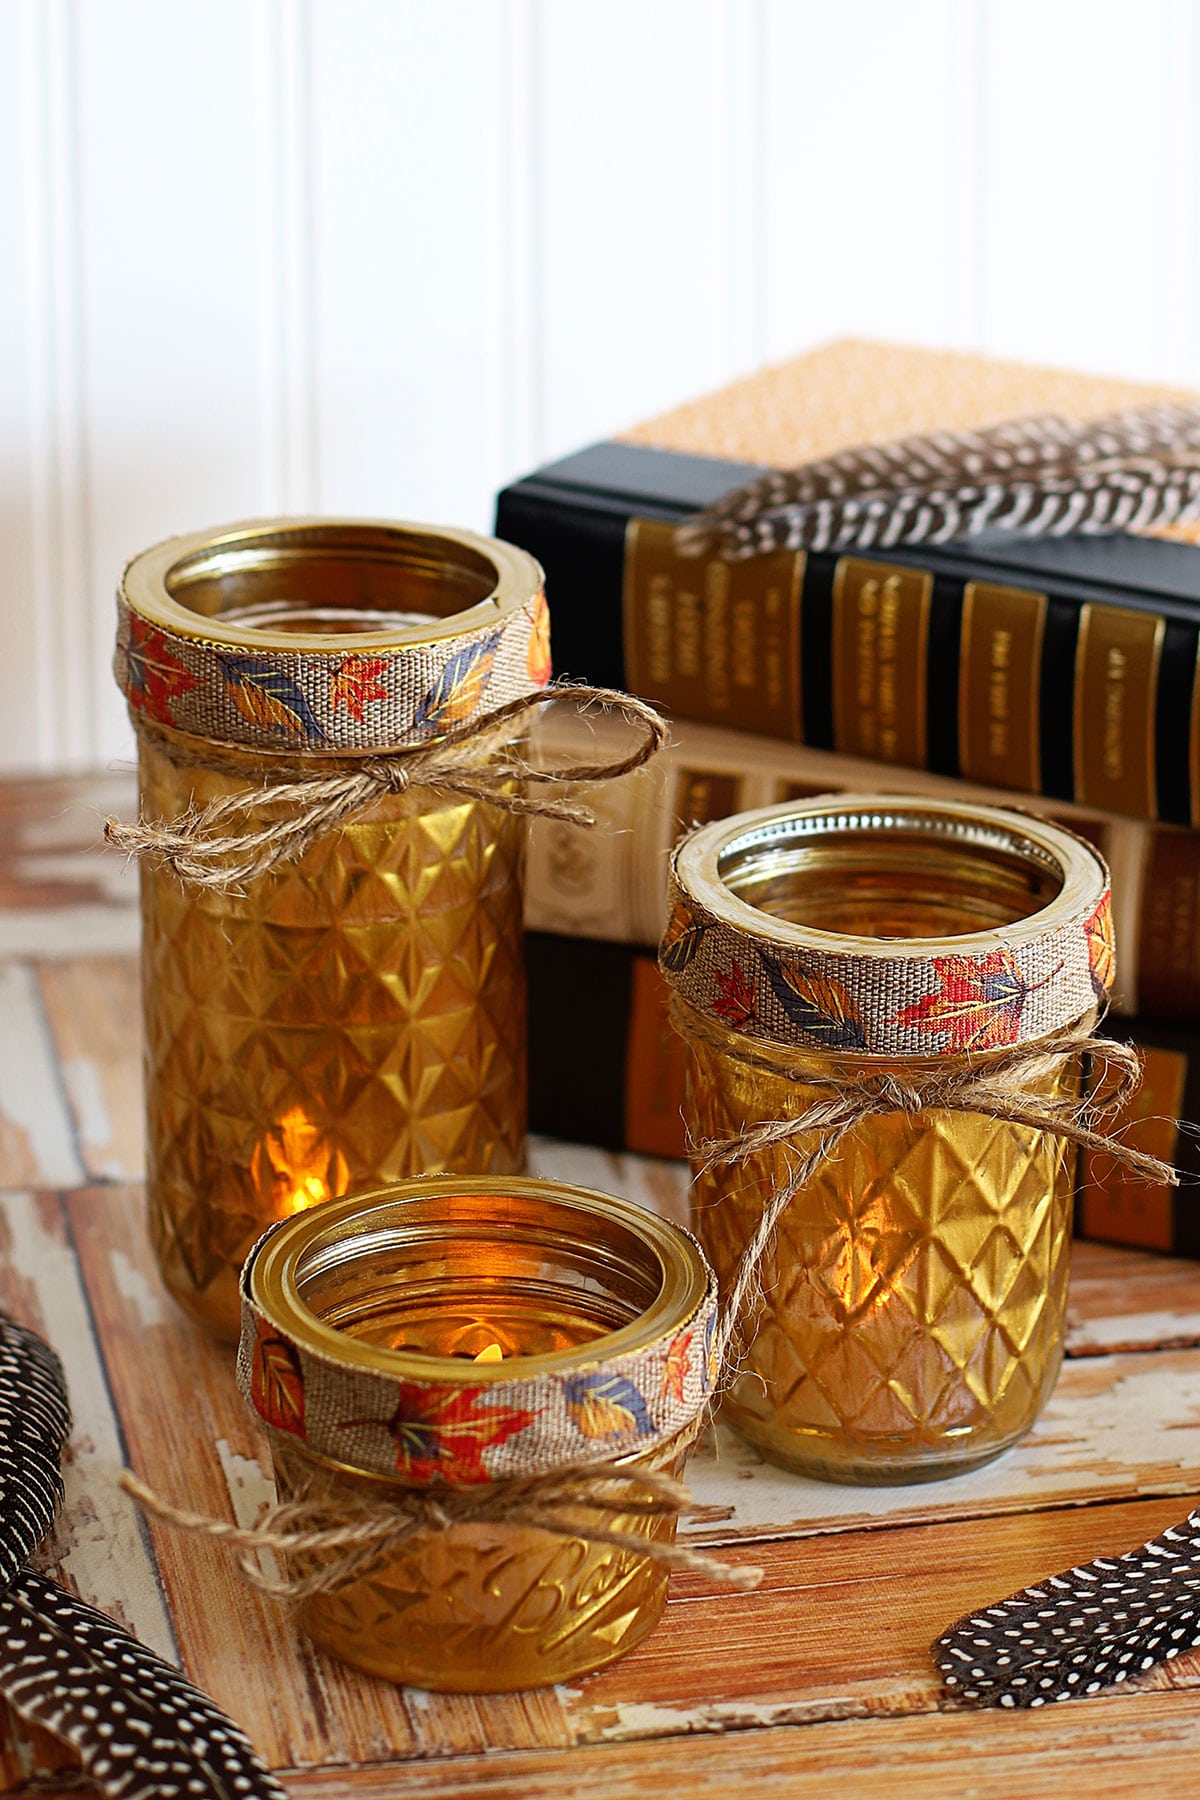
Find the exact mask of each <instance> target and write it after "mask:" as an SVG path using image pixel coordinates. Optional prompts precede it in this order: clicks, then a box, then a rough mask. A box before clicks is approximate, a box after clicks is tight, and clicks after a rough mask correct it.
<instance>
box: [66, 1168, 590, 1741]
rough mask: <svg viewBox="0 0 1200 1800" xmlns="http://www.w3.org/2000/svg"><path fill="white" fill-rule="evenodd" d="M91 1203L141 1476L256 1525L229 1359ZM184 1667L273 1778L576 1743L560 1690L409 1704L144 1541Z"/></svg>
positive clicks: (226, 1582) (113, 1214) (184, 1558)
mask: <svg viewBox="0 0 1200 1800" xmlns="http://www.w3.org/2000/svg"><path fill="white" fill-rule="evenodd" d="M122 1191H123V1190H113V1189H98V1190H91V1191H82V1192H79V1193H76V1194H73V1195H71V1196H69V1198H68V1201H67V1205H68V1209H69V1216H70V1219H71V1223H72V1228H73V1231H74V1234H75V1241H76V1244H77V1246H78V1253H79V1258H80V1264H81V1266H82V1268H83V1269H84V1271H85V1275H86V1279H87V1283H88V1291H89V1295H90V1298H91V1304H92V1309H93V1313H94V1317H95V1320H96V1329H97V1333H98V1335H99V1338H100V1341H101V1342H102V1344H103V1346H104V1353H105V1357H106V1362H107V1369H108V1378H109V1381H110V1383H111V1386H112V1391H113V1395H114V1397H115V1400H116V1404H117V1408H118V1411H119V1413H120V1416H121V1419H122V1422H123V1425H124V1430H125V1435H126V1441H127V1444H128V1449H129V1458H130V1462H131V1464H132V1466H133V1467H134V1468H136V1469H137V1471H138V1472H139V1474H141V1475H143V1476H144V1477H145V1478H146V1479H147V1480H148V1481H149V1482H150V1483H151V1485H152V1486H154V1487H156V1488H158V1490H159V1491H160V1492H162V1493H164V1494H167V1495H168V1496H170V1497H172V1498H174V1499H176V1500H178V1501H179V1502H180V1503H182V1504H184V1505H187V1506H190V1507H195V1508H197V1509H198V1510H200V1511H209V1512H212V1513H214V1514H216V1515H217V1516H218V1517H224V1518H228V1517H230V1516H231V1514H232V1515H233V1516H235V1517H239V1518H240V1519H241V1520H242V1521H243V1522H250V1521H252V1520H253V1518H254V1516H255V1513H256V1511H257V1506H258V1501H259V1499H260V1498H262V1497H265V1496H266V1495H267V1494H268V1493H269V1492H270V1488H269V1483H268V1481H267V1478H266V1476H265V1474H264V1472H263V1463H262V1461H261V1460H260V1457H261V1449H260V1443H259V1440H258V1437H257V1434H256V1432H255V1431H254V1428H253V1425H252V1423H251V1420H250V1416H249V1414H248V1412H247V1410H246V1408H245V1407H244V1405H243V1403H242V1401H241V1398H240V1396H239V1395H238V1393H237V1390H236V1387H235V1385H234V1381H233V1357H232V1351H231V1349H230V1347H229V1346H228V1345H221V1344H216V1343H214V1342H213V1341H212V1340H211V1339H209V1338H208V1337H207V1336H206V1335H205V1334H204V1333H203V1332H201V1331H200V1330H199V1329H198V1328H197V1327H195V1326H193V1325H192V1324H190V1322H188V1321H187V1320H185V1319H184V1318H183V1316H182V1315H181V1314H180V1313H179V1311H178V1309H177V1308H176V1307H175V1305H174V1303H173V1302H172V1301H171V1300H170V1298H169V1297H168V1296H167V1295H166V1293H165V1292H164V1290H163V1289H162V1287H161V1285H160V1283H159V1281H158V1276H157V1272H156V1271H155V1269H154V1267H153V1259H152V1257H151V1254H150V1250H149V1246H148V1244H147V1242H146V1236H145V1231H144V1227H143V1225H142V1220H141V1209H140V1207H139V1208H137V1209H136V1211H135V1210H133V1209H130V1208H127V1207H126V1206H124V1205H122V1206H119V1207H114V1206H113V1204H112V1199H113V1194H114V1192H122ZM151 1534H152V1537H153V1540H154V1544H155V1549H156V1553H157V1556H158V1559H159V1564H160V1567H161V1570H162V1576H163V1581H164V1585H165V1588H166V1591H167V1594H168V1597H169V1600H170V1605H171V1611H172V1615H173V1617H174V1620H175V1628H176V1634H177V1638H178V1642H179V1648H180V1654H181V1659H182V1663H183V1666H184V1668H185V1669H186V1671H187V1672H188V1674H189V1675H190V1676H191V1677H192V1679H193V1680H195V1681H197V1682H199V1684H200V1685H201V1686H202V1687H204V1688H205V1689H206V1691H207V1692H209V1693H210V1694H212V1696H213V1698H214V1699H215V1700H216V1701H217V1703H218V1704H219V1705H221V1706H223V1707H225V1709H226V1710H227V1711H228V1712H230V1713H231V1714H232V1716H233V1717H234V1718H236V1719H237V1720H238V1721H239V1722H240V1723H241V1724H243V1725H244V1726H245V1728H246V1729H247V1730H248V1731H249V1732H250V1735H251V1737H252V1738H253V1740H254V1742H255V1743H256V1744H257V1746H258V1748H259V1750H260V1752H261V1753H262V1754H263V1755H264V1756H265V1757H266V1758H267V1760H268V1761H269V1762H270V1763H271V1764H272V1765H283V1764H292V1763H302V1764H303V1763H328V1762H339V1763H358V1762H375V1761H378V1760H380V1759H381V1758H393V1757H395V1756H396V1755H397V1754H401V1755H404V1756H421V1755H445V1754H449V1753H451V1752H455V1751H460V1750H461V1751H474V1750H483V1749H486V1748H489V1747H501V1748H518V1747H529V1746H544V1745H547V1744H554V1743H566V1742H567V1741H568V1735H567V1729H566V1725H565V1722H564V1715H563V1710H562V1704H561V1701H560V1699H559V1698H558V1696H557V1694H556V1692H555V1690H553V1689H550V1690H547V1691H546V1692H545V1693H538V1694H520V1695H513V1696H500V1697H497V1696H481V1697H472V1696H465V1697H460V1696H441V1695H420V1694H412V1693H406V1692H404V1691H402V1690H400V1689H397V1688H395V1687H392V1686H390V1685H389V1684H388V1683H386V1682H382V1681H372V1680H368V1679H366V1678H365V1677H362V1676H359V1675H357V1674H355V1673H354V1672H353V1671H352V1670H349V1669H346V1668H344V1667H343V1666H342V1665H341V1664H339V1663H337V1662H335V1661H333V1660H332V1659H331V1658H328V1657H325V1656H322V1655H321V1654H320V1653H319V1652H317V1651H316V1650H314V1649H313V1648H312V1646H311V1645H310V1644H309V1643H308V1641H307V1639H306V1638H305V1637H304V1636H303V1634H302V1633H301V1632H300V1631H299V1630H298V1628H297V1627H296V1626H295V1624H294V1623H293V1622H292V1620H291V1619H290V1617H289V1616H288V1614H287V1612H286V1610H285V1609H284V1608H282V1607H281V1606H280V1605H278V1604H277V1603H276V1602H273V1601H270V1600H268V1599H266V1598H265V1597H264V1596H262V1595H260V1594H258V1593H257V1592H256V1591H255V1590H253V1589H251V1588H249V1587H247V1586H246V1585H245V1583H243V1582H242V1581H241V1580H240V1579H239V1578H238V1577H237V1575H236V1574H235V1573H234V1572H233V1570H232V1567H231V1565H230V1562H229V1560H228V1559H227V1558H226V1557H225V1556H224V1555H222V1554H221V1553H219V1552H217V1551H215V1550H214V1549H213V1548H212V1547H211V1546H210V1545H208V1544H206V1543H204V1542H203V1541H197V1540H195V1539H190V1538H185V1537H181V1536H180V1535H178V1534H176V1533H172V1532H168V1531H165V1530H162V1529H160V1528H159V1527H157V1526H154V1527H152V1528H151Z"/></svg>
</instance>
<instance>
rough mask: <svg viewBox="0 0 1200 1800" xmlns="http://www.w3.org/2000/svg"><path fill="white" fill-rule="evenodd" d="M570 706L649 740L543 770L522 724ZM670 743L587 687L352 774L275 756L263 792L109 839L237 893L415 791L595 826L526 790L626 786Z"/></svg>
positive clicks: (619, 697) (216, 762)
mask: <svg viewBox="0 0 1200 1800" xmlns="http://www.w3.org/2000/svg"><path fill="white" fill-rule="evenodd" d="M562 699H569V700H573V701H575V702H576V704H577V705H578V706H579V707H580V709H581V710H584V711H586V710H587V709H589V708H595V709H596V710H598V711H600V712H605V713H615V714H617V715H618V716H619V717H622V718H624V719H625V720H626V722H627V723H628V724H630V725H631V726H633V727H634V728H635V729H636V730H638V731H639V732H640V734H641V736H640V741H639V742H638V743H636V744H635V746H634V748H633V749H632V750H631V751H630V752H629V753H628V754H627V755H625V756H623V757H619V758H615V759H611V760H609V761H607V762H595V763H586V762H580V763H572V764H570V765H568V766H565V767H562V768H542V767H540V766H539V765H538V764H536V763H534V762H531V761H530V760H529V758H528V757H527V756H525V755H524V754H523V753H522V751H521V748H520V744H519V731H518V730H517V729H515V728H517V727H518V726H519V724H520V722H522V721H525V720H528V718H529V717H531V716H532V714H533V713H534V712H535V711H536V709H538V708H539V707H542V706H547V705H549V704H551V703H552V702H554V701H556V700H562ZM140 729H141V730H142V731H143V732H145V733H147V735H149V736H150V737H151V739H152V741H153V742H154V743H155V745H156V747H157V748H158V749H160V750H161V751H162V752H163V753H164V754H165V755H166V756H167V757H168V759H169V760H170V761H171V762H172V763H174V764H175V766H176V767H179V768H192V769H209V770H214V769H215V770H224V769H227V768H228V764H227V762H226V761H224V760H221V759H219V758H217V757H215V756H212V755H208V754H205V753H204V752H203V751H193V750H191V749H185V748H184V747H183V746H181V745H180V744H179V743H178V742H177V740H175V739H174V738H171V737H168V735H167V734H166V733H165V732H160V731H156V730H155V729H154V728H153V727H152V726H149V725H147V724H146V723H145V722H144V721H142V722H141V723H140ZM667 735H668V734H667V727H666V725H665V723H664V721H663V720H662V718H661V717H660V716H659V714H658V713H657V712H655V710H654V708H653V707H651V706H648V705H647V704H646V703H645V702H644V701H642V700H638V699H635V698H634V696H633V695H631V694H622V693H618V692H617V691H616V690H615V689H612V688H594V687H582V686H578V687H577V686H566V685H564V686H561V687H554V686H552V687H548V688H540V689H539V690H538V691H537V692H536V693H533V694H523V695H521V696H520V697H519V698H518V699H516V700H510V701H508V702H507V703H506V704H505V705H503V706H498V707H495V708H494V709H493V710H492V711H491V712H488V713H484V714H482V715H481V716H480V717H478V718H476V719H472V720H469V721H468V722H467V723H466V724H465V725H459V726H457V727H455V728H454V729H453V730H451V731H448V732H445V733H443V734H442V735H441V736H440V737H438V738H436V739H435V740H433V741H432V742H431V743H428V744H419V745H415V746H412V747H410V748H404V749H398V750H391V751H388V752H386V753H385V754H382V755H379V756H370V757H366V758H364V759H363V760H362V761H361V762H360V763H358V764H357V765H356V766H355V767H354V768H353V769H350V770H339V771H338V772H336V773H333V774H322V773H320V772H319V771H318V769H317V768H316V767H315V766H314V762H313V761H312V760H310V761H308V762H303V763H302V762H297V761H295V760H293V759H289V758H285V757H279V758H277V759H273V761H272V765H271V772H270V774H269V775H268V776H263V777H262V778H261V781H260V784H259V785H258V786H248V787H246V788H244V789H241V790H239V791H238V792H237V793H234V794H227V795H223V796H221V797H220V798H218V799H216V800H211V801H209V803H208V805H207V806H205V807H202V808H196V807H192V808H190V809H189V810H188V811H186V812H184V813H182V814H180V816H179V817H178V818H176V819H174V820H172V821H170V822H165V821H158V820H152V819H146V818H139V819H138V820H137V821H136V823H134V824H128V823H126V822H125V821H123V820H120V819H107V820H106V821H105V824H104V836H105V840H106V842H108V843H109V844H112V845H113V846H114V848H116V849H118V850H122V851H124V852H125V853H126V855H128V856H137V857H147V858H149V859H150V860H151V861H153V862H156V863H165V864H166V865H167V866H168V867H169V868H171V869H173V870H174V871H175V873H176V874H177V875H178V876H179V877H180V879H181V880H183V881H187V882H190V883H192V885H193V886H196V887H202V888H210V889H215V890H217V891H218V892H222V893H226V892H229V891H230V890H231V889H233V888H236V887H239V886H240V885H241V884H242V883H243V882H245V881H252V880H254V879H255V877H256V876H259V875H265V874H267V873H268V872H269V871H270V870H271V869H274V868H276V867H277V866H278V865H279V864H280V863H283V862H288V861H291V860H292V859H293V858H295V857H298V856H302V855H303V854H304V852H305V851H306V850H307V849H308V848H309V846H310V845H311V844H313V843H314V842H315V841H316V840H317V839H318V838H319V837H322V836H324V835H325V833H326V832H330V831H334V830H336V829H337V828H338V827H339V826H341V825H343V824H345V822H346V821H347V820H348V819H351V818H353V817H354V816H355V815H356V814H357V813H360V812H363V811H364V810H365V809H366V808H367V807H368V806H370V805H372V804H373V803H374V802H375V801H376V800H379V799H381V798H383V796H384V795H387V794H403V793H406V792H407V791H408V789H410V788H413V787H428V788H434V789H437V790H439V791H441V792H445V793H452V794H460V795H462V796H463V797H464V798H466V799H471V800H483V801H486V802H487V803H488V804H489V805H491V806H496V807H499V808H501V810H503V811H504V812H511V813H525V814H535V815H540V816H542V817H545V818H552V819H566V820H568V821H569V822H570V823H572V824H575V825H584V826H590V825H594V824H595V818H594V815H593V814H592V813H591V812H589V810H588V809H587V807H586V806H584V805H582V804H581V803H580V802H579V801H577V800H574V799H570V798H566V797H557V798H556V797H552V796H550V795H536V796H531V795H529V794H526V793H525V792H524V791H523V788H524V784H525V783H536V784H540V785H541V786H543V787H545V786H552V787H561V786H563V785H565V784H570V785H578V784H582V783H586V782H594V781H614V780H616V779H617V778H618V777H619V776H622V775H628V774H631V773H632V771H633V770H634V769H639V768H641V766H642V764H643V763H645V762H648V761H649V760H650V758H651V757H652V756H654V755H655V754H656V753H657V751H659V750H660V749H661V748H662V746H663V745H664V744H665V743H666V741H667ZM262 807H269V808H270V809H271V811H272V813H275V814H277V815H278V816H276V817H273V818H271V819H270V820H269V821H268V823H266V824H265V825H261V826H258V827H256V828H250V829H247V828H246V825H245V822H246V820H247V818H248V816H249V815H250V814H251V813H252V812H253V811H255V810H257V809H259V808H262Z"/></svg>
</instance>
